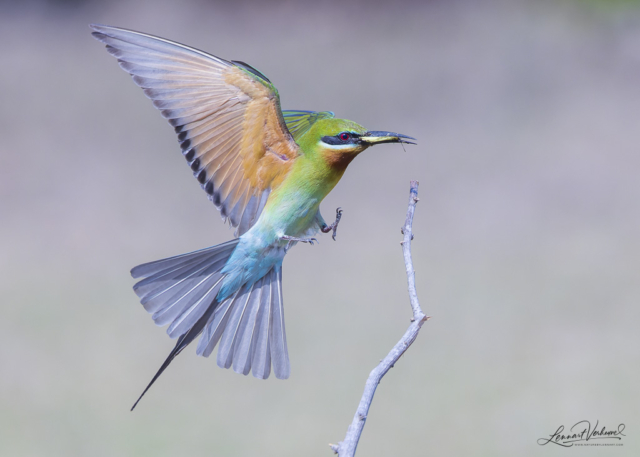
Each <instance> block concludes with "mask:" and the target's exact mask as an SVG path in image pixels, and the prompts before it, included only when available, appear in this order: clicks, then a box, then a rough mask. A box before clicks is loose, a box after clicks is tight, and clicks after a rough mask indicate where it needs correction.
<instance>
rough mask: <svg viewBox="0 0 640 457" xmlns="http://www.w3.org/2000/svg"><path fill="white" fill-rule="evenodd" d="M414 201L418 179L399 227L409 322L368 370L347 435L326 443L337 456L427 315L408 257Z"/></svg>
mask: <svg viewBox="0 0 640 457" xmlns="http://www.w3.org/2000/svg"><path fill="white" fill-rule="evenodd" d="M416 203H418V181H411V194H410V196H409V208H408V209H407V218H406V220H405V222H404V226H403V227H402V229H401V231H402V234H403V235H404V241H402V243H400V244H402V253H403V255H404V264H405V267H406V270H407V282H408V285H409V300H410V302H411V309H412V310H413V318H412V319H411V325H409V328H408V329H407V331H406V332H405V334H404V335H403V336H402V338H401V339H400V341H398V343H396V345H395V346H394V347H393V349H391V352H389V354H387V356H386V357H385V358H384V360H382V361H381V362H380V364H378V366H377V367H375V368H374V369H373V371H372V372H371V373H370V374H369V378H368V379H367V383H366V384H365V387H364V393H363V394H362V398H361V399H360V404H359V405H358V410H357V411H356V414H355V416H354V417H353V422H351V425H349V429H348V430H347V436H346V437H345V439H344V440H343V441H340V442H339V443H338V444H330V446H331V449H332V450H333V452H335V453H336V454H338V455H339V456H340V457H353V456H354V455H355V453H356V447H357V446H358V441H359V440H360V435H361V434H362V429H363V428H364V424H365V422H366V420H367V414H369V407H370V406H371V401H372V400H373V395H374V394H375V392H376V388H377V387H378V384H379V383H380V380H381V379H382V377H383V376H384V375H385V374H387V371H389V370H390V369H391V368H392V367H393V365H394V364H395V363H396V362H397V361H398V359H400V357H402V354H404V353H405V351H406V350H407V349H409V346H411V344H412V343H413V342H414V341H415V339H416V337H417V336H418V332H419V331H420V328H421V327H422V324H424V323H425V322H426V321H427V319H429V318H428V317H427V316H425V315H424V313H423V312H422V309H421V308H420V303H419V302H418V295H417V293H416V282H415V272H414V270H413V261H412V259H411V240H412V239H413V234H412V233H411V231H412V225H413V213H414V212H415V209H416Z"/></svg>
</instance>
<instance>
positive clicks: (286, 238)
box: [280, 235, 320, 246]
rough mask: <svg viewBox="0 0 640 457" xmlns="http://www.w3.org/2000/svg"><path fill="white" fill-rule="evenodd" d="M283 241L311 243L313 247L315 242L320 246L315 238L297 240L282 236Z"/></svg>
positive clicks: (292, 237)
mask: <svg viewBox="0 0 640 457" xmlns="http://www.w3.org/2000/svg"><path fill="white" fill-rule="evenodd" d="M280 239H281V240H285V241H299V242H301V243H309V244H310V245H311V246H313V242H314V241H315V242H316V243H318V244H320V243H319V242H318V240H317V239H315V238H296V237H294V236H287V235H282V236H281V237H280Z"/></svg>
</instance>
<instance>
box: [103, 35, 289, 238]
mask: <svg viewBox="0 0 640 457" xmlns="http://www.w3.org/2000/svg"><path fill="white" fill-rule="evenodd" d="M91 27H92V28H93V29H94V32H93V35H94V36H95V37H96V38H97V39H98V40H100V41H101V42H103V43H104V44H106V46H107V50H108V51H109V53H110V54H112V55H113V56H114V57H116V58H117V59H118V62H119V64H120V66H121V67H122V68H123V69H124V70H125V71H127V72H128V73H129V74H130V75H131V76H132V77H133V80H134V81H135V83H136V84H137V85H138V86H140V87H141V88H142V89H143V90H144V93H145V94H146V95H147V97H149V98H150V99H151V100H152V101H153V104H154V106H155V107H156V108H158V109H159V110H160V112H161V114H162V116H164V117H165V118H166V119H167V120H168V121H169V123H170V124H171V125H172V126H173V127H174V129H175V131H176V133H177V134H178V140H179V141H180V145H181V149H182V152H183V154H184V156H185V158H186V159H187V161H188V163H189V166H190V167H191V170H192V171H193V174H194V176H195V177H196V179H197V180H198V182H199V183H200V185H201V186H202V188H203V189H204V190H205V191H206V193H207V194H208V196H209V198H210V199H211V201H212V202H213V203H214V205H215V206H216V208H218V209H219V210H220V213H221V215H222V217H223V218H224V219H226V220H229V222H230V224H231V225H232V226H234V227H237V232H236V233H237V235H242V234H243V233H244V232H245V231H246V230H248V228H250V227H251V226H252V225H253V223H255V221H256V220H257V218H258V217H259V215H260V211H261V210H262V208H263V207H264V205H259V204H256V201H257V202H261V201H262V199H263V198H264V197H265V196H268V195H269V192H270V190H271V189H273V188H275V187H277V186H278V185H279V184H280V183H281V182H282V180H283V179H284V177H285V176H286V174H287V173H288V171H289V169H290V168H291V164H292V161H293V160H294V159H295V158H296V157H297V156H298V154H299V148H298V145H297V144H296V143H295V141H294V139H293V137H292V135H291V134H290V133H289V131H288V130H287V126H286V124H285V120H284V118H283V116H282V111H281V109H280V99H279V96H278V92H277V90H276V89H275V87H274V86H273V85H272V84H271V83H270V82H269V80H267V79H266V78H263V75H262V74H261V73H259V72H258V71H257V70H255V69H253V67H250V66H248V65H247V64H243V63H242V62H238V63H237V64H235V63H233V62H230V61H227V60H224V59H220V58H218V57H215V56H213V55H211V54H208V53H205V52H203V51H200V50H198V49H195V48H191V47H188V46H184V45H182V44H179V43H175V42H172V41H169V40H166V39H163V38H159V37H155V36H152V35H147V34H144V33H140V32H135V31H131V30H126V29H120V28H115V27H108V26H101V25H92V26H91ZM248 209H249V212H248V213H247V210H248Z"/></svg>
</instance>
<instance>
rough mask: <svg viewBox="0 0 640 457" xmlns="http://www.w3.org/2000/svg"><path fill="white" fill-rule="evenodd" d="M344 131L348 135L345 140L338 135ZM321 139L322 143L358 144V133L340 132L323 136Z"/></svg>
mask: <svg viewBox="0 0 640 457" xmlns="http://www.w3.org/2000/svg"><path fill="white" fill-rule="evenodd" d="M345 133H346V134H347V135H349V138H348V139H347V140H343V139H341V138H340V136H342V135H343V134H345ZM321 140H322V142H323V143H326V144H331V145H341V144H360V134H359V133H355V132H340V133H338V134H337V135H334V136H323V137H322V138H321Z"/></svg>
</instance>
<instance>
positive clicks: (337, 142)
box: [302, 118, 415, 168]
mask: <svg viewBox="0 0 640 457" xmlns="http://www.w3.org/2000/svg"><path fill="white" fill-rule="evenodd" d="M302 140H303V142H304V144H305V146H306V147H303V149H304V150H313V151H315V152H316V153H317V154H319V155H320V156H321V157H322V158H323V159H324V160H325V161H326V162H327V163H328V164H329V165H331V166H332V167H337V168H346V167H347V165H349V163H350V162H351V161H352V160H353V159H354V158H355V157H356V156H357V155H358V154H360V153H361V152H362V151H364V150H365V149H367V148H368V147H369V146H373V145H376V144H382V143H405V144H415V143H413V142H412V141H408V140H415V138H412V137H410V136H406V135H401V134H399V133H393V132H384V131H372V130H367V129H365V128H364V127H362V126H361V125H358V124H356V123H355V122H352V121H349V120H346V119H336V118H329V119H321V120H318V121H317V122H315V123H314V124H313V126H312V127H311V129H309V131H308V132H307V133H305V135H304V137H303V138H302Z"/></svg>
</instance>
